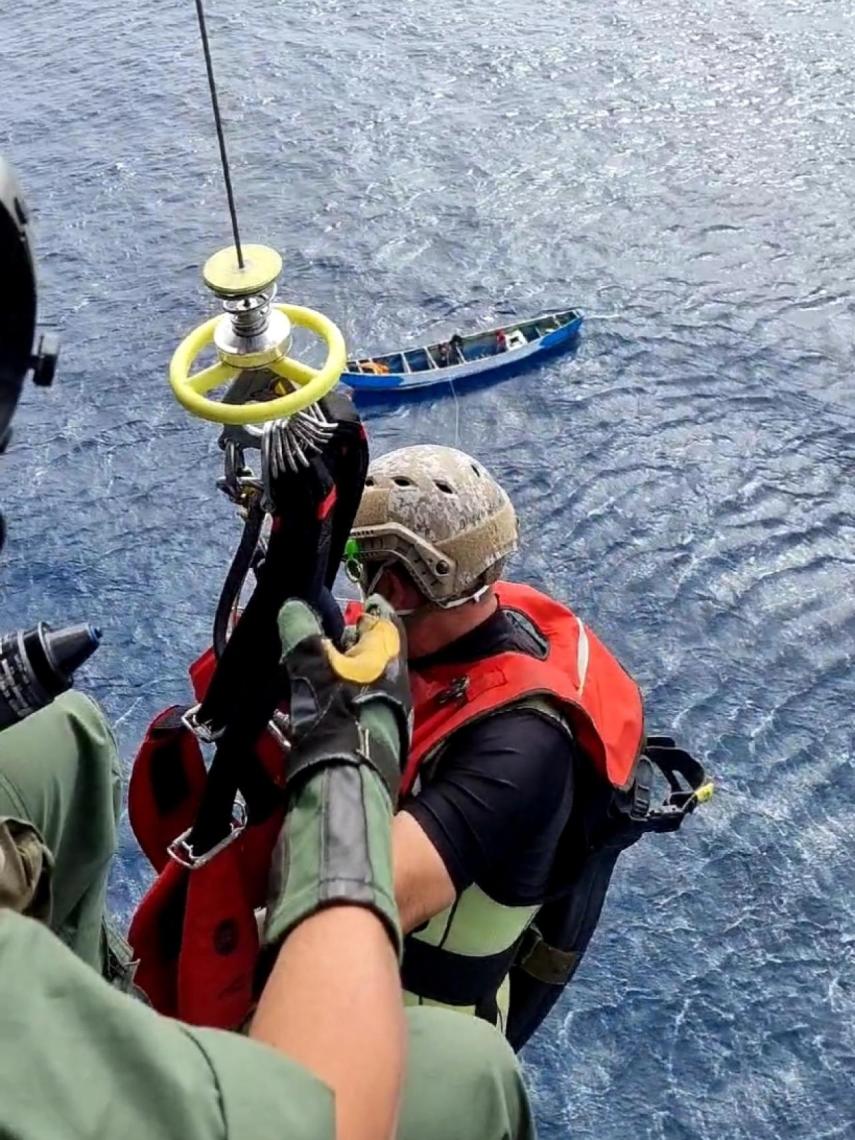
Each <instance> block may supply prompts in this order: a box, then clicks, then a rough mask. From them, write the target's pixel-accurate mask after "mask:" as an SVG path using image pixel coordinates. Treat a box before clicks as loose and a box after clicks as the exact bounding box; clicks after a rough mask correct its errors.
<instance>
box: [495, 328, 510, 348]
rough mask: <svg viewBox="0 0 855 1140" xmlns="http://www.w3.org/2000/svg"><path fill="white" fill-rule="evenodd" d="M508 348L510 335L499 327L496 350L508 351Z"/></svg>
mask: <svg viewBox="0 0 855 1140" xmlns="http://www.w3.org/2000/svg"><path fill="white" fill-rule="evenodd" d="M507 350H508V337H507V333H506V332H505V330H504V329H499V331H498V332H497V333H496V352H497V353H500V352H507Z"/></svg>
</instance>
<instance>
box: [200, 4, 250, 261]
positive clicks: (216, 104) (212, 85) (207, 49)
mask: <svg viewBox="0 0 855 1140" xmlns="http://www.w3.org/2000/svg"><path fill="white" fill-rule="evenodd" d="M196 15H197V17H198V18H199V34H200V36H201V37H202V51H203V52H204V53H205V69H206V71H207V72H208V90H209V91H210V92H211V107H212V108H213V111H214V124H215V126H216V128H217V142H218V143H219V144H220V163H221V165H222V168H223V181H224V182H225V184H226V197H227V198H228V202H229V215H230V217H231V219H232V233H233V234H234V238H235V249H236V250H237V263H238V268H239V269H243V267H244V264H243V247H242V246H241V243H240V231H239V230H238V218H237V207H236V206H235V196H234V193H233V191H232V175H231V169H230V167H229V156H228V154H227V153H226V136H225V135H224V133H223V120H222V118H221V117H220V101H219V99H218V98H217V84H216V81H215V80H214V64H213V61H212V60H211V45H210V44H209V43H208V28H207V25H206V23H205V9H204V8H203V7H202V0H196Z"/></svg>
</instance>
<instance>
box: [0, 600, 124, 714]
mask: <svg viewBox="0 0 855 1140" xmlns="http://www.w3.org/2000/svg"><path fill="white" fill-rule="evenodd" d="M100 643H101V631H100V629H97V628H96V627H95V626H94V625H90V624H89V623H88V622H81V623H80V624H78V625H68V626H65V627H64V628H62V629H51V627H50V626H49V625H48V624H47V622H43V621H42V622H39V624H38V625H37V626H34V627H33V628H32V629H28V630H19V631H18V632H17V633H9V634H6V636H5V637H3V638H0V729H3V728H8V726H9V725H10V724H14V723H15V722H16V721H18V720H23V719H24V718H25V717H27V716H29V715H30V713H34V712H36V710H37V709H40V708H43V707H44V706H45V705H47V704H50V702H51V701H52V700H53V699H54V697H57V696H59V694H60V693H64V692H65V690H66V689H68V688H70V686H71V682H72V680H73V678H74V672H75V670H76V669H78V668H79V667H80V666H81V665H82V664H83V662H84V661H85V660H86V659H87V658H88V657H90V656H91V655H92V654H93V653H94V652H95V650H96V649H97V648H98V646H99V644H100Z"/></svg>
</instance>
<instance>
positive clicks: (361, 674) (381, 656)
mask: <svg viewBox="0 0 855 1140" xmlns="http://www.w3.org/2000/svg"><path fill="white" fill-rule="evenodd" d="M359 631H360V636H359V641H357V643H356V645H354V646H353V648H352V649H348V651H347V652H346V653H341V652H339V650H338V649H336V647H335V646H334V645H333V643H332V642H331V641H328V640H327V639H326V638H325V639H324V649H325V650H326V654H327V658H328V659H329V663H330V665H331V666H332V668H333V671H334V672H335V673H336V675H337V676H339V677H341V679H342V680H343V681H352V682H353V683H354V684H356V685H370V684H371V683H372V682H373V681H376V680H378V679H379V678H380V677H382V676H383V674H384V673H385V672H386V670H387V668H388V667H389V662H390V661H392V660H393V659H394V658H395V657H397V656H398V654H399V653H400V652H401V635H400V634H399V633H398V630H397V628H396V626H395V625H394V624H393V623H392V622H391V621H389V619H388V618H383V617H380V616H379V615H377V614H371V613H366V614H364V615H363V616H362V618H361V619H360V622H359Z"/></svg>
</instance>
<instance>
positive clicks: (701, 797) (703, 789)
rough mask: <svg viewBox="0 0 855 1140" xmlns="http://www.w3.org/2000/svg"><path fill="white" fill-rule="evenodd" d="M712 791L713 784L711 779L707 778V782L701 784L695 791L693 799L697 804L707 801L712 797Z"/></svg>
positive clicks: (713, 789)
mask: <svg viewBox="0 0 855 1140" xmlns="http://www.w3.org/2000/svg"><path fill="white" fill-rule="evenodd" d="M714 792H715V784H714V783H713V781H712V780H707V782H706V783H705V784H701V786H700V787H699V788H698V790H697V791H696V792H695V799H696V801H697V802H698V803H699V804H705V803H709V801H710V800H711V799H712V798H713V793H714Z"/></svg>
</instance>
